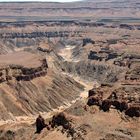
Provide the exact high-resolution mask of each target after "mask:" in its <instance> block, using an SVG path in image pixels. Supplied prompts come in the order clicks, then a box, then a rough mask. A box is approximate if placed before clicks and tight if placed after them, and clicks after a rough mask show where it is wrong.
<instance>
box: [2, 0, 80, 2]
mask: <svg viewBox="0 0 140 140" xmlns="http://www.w3.org/2000/svg"><path fill="white" fill-rule="evenodd" d="M12 1H18V2H24V1H40V2H41V1H43V2H44V1H46V2H73V1H80V0H0V2H12Z"/></svg>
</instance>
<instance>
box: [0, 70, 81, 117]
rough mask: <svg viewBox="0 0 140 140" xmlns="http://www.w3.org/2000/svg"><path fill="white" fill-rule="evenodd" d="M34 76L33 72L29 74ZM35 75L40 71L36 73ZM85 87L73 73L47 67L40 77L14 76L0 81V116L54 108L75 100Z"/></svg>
mask: <svg viewBox="0 0 140 140" xmlns="http://www.w3.org/2000/svg"><path fill="white" fill-rule="evenodd" d="M28 77H31V75H28ZM35 77H37V75H36V74H35ZM82 88H83V87H82V86H81V85H80V84H78V83H77V82H75V81H74V80H73V79H71V78H70V77H66V76H63V75H61V74H56V73H54V72H53V71H51V70H48V72H47V75H46V72H45V74H43V75H41V74H40V75H39V77H38V78H35V79H34V78H30V79H26V76H24V77H22V80H20V82H19V79H18V80H16V79H14V78H11V79H10V80H9V79H8V81H6V82H3V83H0V93H1V96H0V101H1V104H0V110H1V112H3V113H2V114H1V115H0V119H4V120H7V119H14V117H15V116H23V115H33V114H37V113H38V112H48V111H50V110H52V109H53V108H57V107H59V106H61V105H64V104H67V103H68V102H69V101H70V100H75V99H76V98H77V97H78V95H79V93H80V91H81V89H82Z"/></svg>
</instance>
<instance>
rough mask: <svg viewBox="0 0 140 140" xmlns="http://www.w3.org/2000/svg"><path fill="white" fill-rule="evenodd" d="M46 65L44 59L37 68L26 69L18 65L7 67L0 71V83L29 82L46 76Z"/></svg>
mask: <svg viewBox="0 0 140 140" xmlns="http://www.w3.org/2000/svg"><path fill="white" fill-rule="evenodd" d="M47 69H48V64H47V62H46V59H44V60H42V65H41V66H40V67H37V68H26V67H23V66H19V65H9V66H7V67H5V68H1V69H0V83H2V82H6V81H10V80H12V79H15V80H17V81H30V80H32V79H34V78H37V77H41V76H45V75H46V74H47Z"/></svg>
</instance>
